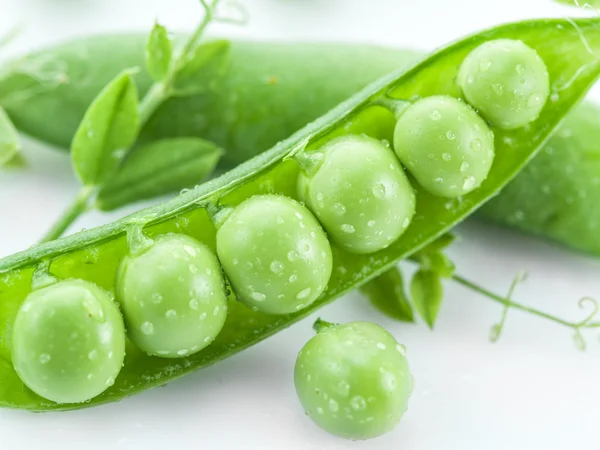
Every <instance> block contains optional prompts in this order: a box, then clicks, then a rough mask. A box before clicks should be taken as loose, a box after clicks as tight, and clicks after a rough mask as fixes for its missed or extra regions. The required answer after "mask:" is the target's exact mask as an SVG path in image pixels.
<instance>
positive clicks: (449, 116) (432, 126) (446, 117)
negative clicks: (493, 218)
mask: <svg viewBox="0 0 600 450" xmlns="http://www.w3.org/2000/svg"><path fill="white" fill-rule="evenodd" d="M394 150H395V151H396V154H397V155H398V157H399V158H400V161H402V163H403V164H404V165H405V166H406V167H407V168H408V171H409V172H410V173H411V174H412V175H413V176H414V177H415V178H416V179H417V181H418V182H419V183H420V184H421V186H423V187H424V188H425V189H427V190H428V191H429V192H431V193H432V194H434V195H439V196H441V197H459V196H461V195H465V194H467V193H469V192H471V191H472V190H473V189H477V188H478V187H479V186H480V185H481V183H483V181H484V180H485V179H486V178H487V176H488V173H489V171H490V167H491V166H492V163H493V161H494V133H493V132H492V131H491V130H490V129H489V127H488V126H487V124H486V123H485V121H484V120H483V119H482V118H481V117H479V116H478V115H477V113H476V112H475V111H473V109H472V108H470V107H469V106H468V105H465V104H464V103H462V102H461V101H459V100H457V99H455V98H453V97H449V96H431V97H426V98H423V99H421V100H418V101H417V102H416V103H414V104H413V105H411V106H409V107H408V108H407V109H406V111H404V112H403V113H402V115H401V116H400V117H399V118H398V123H397V124H396V128H395V129H394Z"/></svg>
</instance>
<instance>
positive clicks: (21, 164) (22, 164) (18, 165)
mask: <svg viewBox="0 0 600 450" xmlns="http://www.w3.org/2000/svg"><path fill="white" fill-rule="evenodd" d="M28 165H29V164H28V163H27V160H26V159H25V157H24V156H23V154H22V153H21V152H17V153H15V155H14V156H13V157H12V158H11V159H9V160H8V161H6V162H5V163H4V165H0V167H3V168H6V169H24V168H26V167H27V166H28Z"/></svg>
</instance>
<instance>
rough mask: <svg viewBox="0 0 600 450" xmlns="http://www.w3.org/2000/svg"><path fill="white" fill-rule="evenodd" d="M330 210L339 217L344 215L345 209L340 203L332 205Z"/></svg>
mask: <svg viewBox="0 0 600 450" xmlns="http://www.w3.org/2000/svg"><path fill="white" fill-rule="evenodd" d="M332 208H333V212H335V213H336V214H337V215H339V216H343V215H344V214H346V207H345V206H344V205H342V204H341V203H334V204H333V206H332Z"/></svg>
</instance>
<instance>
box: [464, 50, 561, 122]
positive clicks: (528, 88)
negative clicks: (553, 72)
mask: <svg viewBox="0 0 600 450" xmlns="http://www.w3.org/2000/svg"><path fill="white" fill-rule="evenodd" d="M457 81H458V85H459V86H460V88H461V90H462V92H463V95H464V96H465V98H466V99H467V101H468V102H469V103H470V104H471V105H472V106H473V107H474V108H476V109H477V110H478V111H479V112H480V113H481V114H482V115H483V116H484V117H485V118H486V119H487V120H488V121H489V122H490V123H492V124H494V125H495V126H497V127H500V128H504V129H513V128H520V127H522V126H525V125H527V124H528V123H529V122H532V121H534V120H535V119H537V118H538V116H539V115H540V112H541V110H542V108H543V107H544V105H545V103H546V101H547V99H548V95H549V93H550V80H549V75H548V68H547V67H546V64H545V63H544V61H543V60H542V58H540V56H539V55H538V54H537V52H536V51H535V50H534V49H532V48H531V47H528V46H527V45H525V44H524V43H523V42H522V41H519V40H514V39H497V40H494V41H489V42H485V43H484V44H481V45H480V46H479V47H477V48H476V49H475V50H473V51H472V52H471V53H469V55H468V56H467V57H466V58H465V60H464V61H463V63H462V65H461V67H460V71H459V72H458V79H457Z"/></svg>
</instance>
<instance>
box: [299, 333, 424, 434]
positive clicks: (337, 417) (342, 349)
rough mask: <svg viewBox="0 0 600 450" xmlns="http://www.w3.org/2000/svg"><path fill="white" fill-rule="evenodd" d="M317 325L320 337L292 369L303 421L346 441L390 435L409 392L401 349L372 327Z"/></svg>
mask: <svg viewBox="0 0 600 450" xmlns="http://www.w3.org/2000/svg"><path fill="white" fill-rule="evenodd" d="M315 325H316V328H318V329H319V331H318V333H317V335H316V336H314V337H313V338H312V339H311V340H310V341H308V343H307V344H306V345H305V346H304V347H303V348H302V350H301V351H300V353H299V354H298V358H297V360H296V366H295V369H294V384H295V386H296V393H297V394H298V398H299V399H300V403H301V404H302V406H303V407H304V409H305V411H306V413H307V415H308V416H309V417H310V418H311V419H312V420H313V421H314V422H315V423H316V424H317V425H319V426H320V427H321V428H323V429H324V430H326V431H328V432H330V433H332V434H335V435H336V436H340V437H344V438H347V439H353V440H358V439H370V438H374V437H377V436H380V435H382V434H384V433H387V432H388V431H390V430H392V429H393V428H394V427H395V426H396V425H397V424H398V422H400V419H401V418H402V416H403V415H404V413H405V412H406V410H407V408H408V400H409V398H410V395H411V393H412V387H413V381H412V376H411V374H410V371H409V368H408V362H407V360H406V356H405V354H406V349H405V348H404V346H403V345H401V344H399V343H398V342H397V341H396V339H394V337H393V336H392V335H391V334H390V333H388V332H387V331H386V330H384V329H383V328H381V327H380V326H379V325H376V324H374V323H369V322H351V323H347V324H342V325H332V324H327V323H323V322H322V321H317V323H316V324H315Z"/></svg>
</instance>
